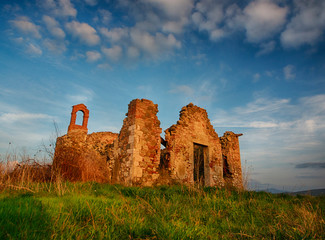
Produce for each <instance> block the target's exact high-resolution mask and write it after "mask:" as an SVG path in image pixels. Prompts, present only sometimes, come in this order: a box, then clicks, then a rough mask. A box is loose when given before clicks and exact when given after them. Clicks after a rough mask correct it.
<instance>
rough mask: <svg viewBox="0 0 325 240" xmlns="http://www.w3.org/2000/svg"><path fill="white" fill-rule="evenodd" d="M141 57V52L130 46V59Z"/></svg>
mask: <svg viewBox="0 0 325 240" xmlns="http://www.w3.org/2000/svg"><path fill="white" fill-rule="evenodd" d="M139 56H140V51H139V49H137V48H136V47H133V46H130V47H128V57H130V58H137V57H139Z"/></svg>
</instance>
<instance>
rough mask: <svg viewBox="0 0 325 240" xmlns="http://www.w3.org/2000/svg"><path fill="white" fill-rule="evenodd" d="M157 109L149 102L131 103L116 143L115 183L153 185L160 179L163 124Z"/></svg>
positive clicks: (138, 101)
mask: <svg viewBox="0 0 325 240" xmlns="http://www.w3.org/2000/svg"><path fill="white" fill-rule="evenodd" d="M157 112H158V106H157V105H155V104H154V103H153V102H152V101H150V100H146V99H141V100H140V99H135V100H133V101H131V102H130V104H129V109H128V113H127V117H126V118H125V119H124V121H123V126H122V129H121V131H120V134H119V137H118V139H117V140H116V141H115V142H114V147H113V155H114V157H115V166H114V171H113V179H114V182H118V183H123V184H126V185H152V184H154V182H155V181H156V179H157V178H158V177H159V174H158V167H159V161H160V133H161V128H160V122H159V120H158V118H157Z"/></svg>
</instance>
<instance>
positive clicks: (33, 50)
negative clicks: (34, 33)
mask: <svg viewBox="0 0 325 240" xmlns="http://www.w3.org/2000/svg"><path fill="white" fill-rule="evenodd" d="M26 51H27V53H29V54H32V55H42V53H43V52H42V49H41V48H40V47H39V46H38V45H36V44H32V43H29V44H28V45H27V50H26Z"/></svg>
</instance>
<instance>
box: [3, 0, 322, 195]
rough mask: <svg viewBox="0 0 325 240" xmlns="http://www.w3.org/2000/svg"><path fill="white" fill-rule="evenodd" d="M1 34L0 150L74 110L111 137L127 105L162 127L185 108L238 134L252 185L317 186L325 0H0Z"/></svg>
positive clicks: (34, 146)
mask: <svg viewBox="0 0 325 240" xmlns="http://www.w3.org/2000/svg"><path fill="white" fill-rule="evenodd" d="M0 31H1V33H0V152H1V153H2V154H5V153H7V152H8V151H13V150H14V151H18V152H19V151H23V150H21V149H27V150H26V151H27V152H29V153H31V154H33V153H34V152H36V151H37V150H38V149H39V148H40V145H41V144H42V142H48V141H49V139H51V138H53V133H54V124H53V122H55V123H56V124H57V126H58V128H59V130H60V133H61V134H65V133H66V131H67V127H68V124H69V120H70V113H71V106H72V105H75V104H79V103H84V104H86V105H87V106H88V108H89V110H90V118H89V125H88V127H89V132H96V131H113V132H118V131H119V129H120V128H121V125H122V121H123V118H124V117H125V113H126V112H127V105H128V103H129V102H130V101H131V100H132V99H135V98H147V99H150V100H152V101H153V102H154V103H156V104H158V106H159V113H158V117H159V119H160V121H161V127H162V128H163V129H164V130H165V129H166V128H168V127H169V126H170V125H172V124H174V123H176V121H177V120H178V117H179V111H180V109H181V108H182V106H184V105H187V104H188V103H190V102H193V103H194V104H196V105H198V106H200V107H203V108H205V109H206V110H207V111H208V114H209V117H210V120H211V122H212V124H213V125H214V127H215V129H216V131H217V133H218V134H219V136H221V135H223V133H224V132H225V131H226V130H231V131H234V132H236V133H243V134H244V135H243V136H242V137H240V145H241V153H242V163H243V166H244V168H246V169H249V170H248V172H249V176H250V180H251V184H252V186H253V187H254V188H271V187H276V188H279V189H286V190H301V189H310V188H325V185H324V184H325V151H324V147H325V42H324V37H325V34H324V32H325V1H320V0H252V1H232V0H196V1H194V0H177V1H174V0H136V1H134V0H115V1H114V0H106V1H105V0H25V1H24V0H20V1H18V0H17V1H15V0H2V1H1V3H0ZM9 143H10V144H9Z"/></svg>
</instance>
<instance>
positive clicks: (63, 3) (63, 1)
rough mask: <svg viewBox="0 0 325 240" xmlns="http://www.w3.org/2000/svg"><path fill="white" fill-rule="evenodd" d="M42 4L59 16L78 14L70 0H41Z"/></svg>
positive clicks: (74, 15)
mask: <svg viewBox="0 0 325 240" xmlns="http://www.w3.org/2000/svg"><path fill="white" fill-rule="evenodd" d="M40 4H41V6H43V7H44V8H46V9H48V10H51V11H52V12H53V14H55V15H57V16H59V17H76V16H77V10H76V9H75V8H74V6H73V5H72V4H71V2H70V0H43V1H40Z"/></svg>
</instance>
